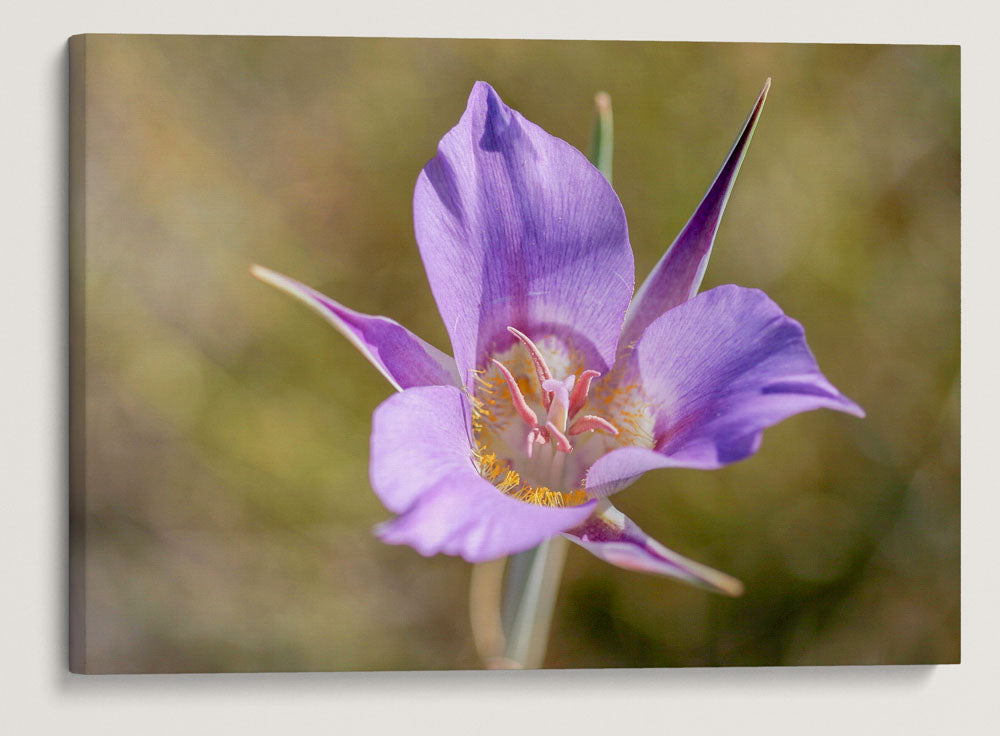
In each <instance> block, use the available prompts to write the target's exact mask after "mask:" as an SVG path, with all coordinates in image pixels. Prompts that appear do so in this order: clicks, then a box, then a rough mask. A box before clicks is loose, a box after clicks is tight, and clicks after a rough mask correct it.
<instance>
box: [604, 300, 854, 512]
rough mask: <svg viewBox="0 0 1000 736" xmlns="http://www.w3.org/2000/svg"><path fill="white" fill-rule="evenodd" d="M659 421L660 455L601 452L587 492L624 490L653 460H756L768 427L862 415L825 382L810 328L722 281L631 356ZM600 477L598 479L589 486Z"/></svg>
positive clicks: (714, 463) (712, 463)
mask: <svg viewBox="0 0 1000 736" xmlns="http://www.w3.org/2000/svg"><path fill="white" fill-rule="evenodd" d="M629 360H630V369H631V370H635V371H638V374H639V380H640V381H641V384H642V386H643V389H644V391H645V394H646V399H647V401H648V404H649V407H650V409H651V411H652V413H653V417H654V419H655V426H654V432H653V434H654V438H655V447H654V448H653V449H654V450H656V452H657V453H659V454H660V455H661V456H663V458H664V459H663V460H662V461H661V460H658V459H657V458H655V457H654V456H653V454H652V453H651V452H649V451H641V450H639V449H638V448H628V449H626V450H616V451H614V452H611V453H609V454H608V455H605V456H604V457H602V458H600V459H599V460H598V461H597V462H596V463H594V465H593V466H592V467H591V469H590V471H589V473H588V475H587V490H588V491H590V492H592V493H595V494H598V495H600V494H602V493H608V492H613V491H614V490H619V489H620V488H622V487H624V485H626V484H627V481H628V480H629V479H634V478H635V477H636V476H637V475H639V474H641V473H642V472H644V471H645V470H649V469H651V468H652V467H667V466H683V467H689V468H702V469H710V468H718V467H721V466H723V465H728V464H729V463H733V462H736V461H738V460H742V459H744V458H746V457H749V456H750V455H752V454H753V453H755V452H756V451H757V449H758V448H759V447H760V442H761V435H762V432H763V430H764V429H765V428H766V427H770V426H771V425H773V424H777V423H778V422H780V421H781V420H782V419H785V418H786V417H789V416H791V415H793V414H798V413H799V412H803V411H809V410H811V409H818V408H821V407H826V408H828V409H837V410H838V411H843V412H847V413H848V414H854V415H856V416H864V412H863V411H862V410H861V408H860V407H859V406H858V405H857V404H855V403H854V402H853V401H851V400H850V399H848V398H847V397H845V396H843V395H842V394H841V393H840V392H839V391H837V389H836V388H834V386H833V385H832V384H831V383H830V382H829V381H827V380H826V378H825V377H824V376H823V374H822V373H820V371H819V367H818V366H817V365H816V361H815V359H814V358H813V356H812V353H811V352H810V351H809V347H808V346H807V345H806V341H805V333H804V331H803V329H802V325H800V324H799V323H798V322H796V321H795V320H793V319H791V318H789V317H787V316H785V315H784V313H782V311H781V309H780V308H779V307H778V305H777V304H775V303H774V302H773V301H771V300H770V299H769V298H768V297H767V295H766V294H764V293H763V292H762V291H758V290H756V289H744V288H741V287H738V286H731V285H730V286H720V287H718V288H715V289H712V290H710V291H706V292H703V293H701V294H699V295H698V296H696V297H695V298H694V299H691V300H690V301H687V302H685V303H684V304H681V305H680V306H678V307H675V308H674V309H672V310H670V311H669V312H667V313H666V314H664V315H663V316H662V317H660V318H659V319H658V320H656V321H655V322H653V324H651V325H650V326H649V327H648V328H647V329H646V331H645V333H643V335H642V337H641V338H640V340H639V342H638V343H637V344H636V347H635V351H634V352H633V353H632V355H631V356H630V358H629ZM591 483H593V485H591Z"/></svg>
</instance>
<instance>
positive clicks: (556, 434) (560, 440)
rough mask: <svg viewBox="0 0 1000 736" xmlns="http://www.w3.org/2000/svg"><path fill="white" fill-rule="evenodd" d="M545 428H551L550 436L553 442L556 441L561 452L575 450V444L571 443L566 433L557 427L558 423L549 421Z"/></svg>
mask: <svg viewBox="0 0 1000 736" xmlns="http://www.w3.org/2000/svg"><path fill="white" fill-rule="evenodd" d="M545 428H546V429H547V430H549V437H550V438H551V439H552V441H553V442H555V444H556V449H557V450H559V452H565V453H567V454H568V453H570V452H573V445H572V444H570V441H569V440H568V439H567V438H566V435H564V434H563V433H562V432H560V431H559V428H558V427H556V425H554V424H553V423H552V422H548V423H546V425H545Z"/></svg>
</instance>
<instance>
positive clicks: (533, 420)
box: [491, 358, 538, 427]
mask: <svg viewBox="0 0 1000 736" xmlns="http://www.w3.org/2000/svg"><path fill="white" fill-rule="evenodd" d="M491 360H492V361H493V364H494V365H495V366H496V367H497V368H499V369H500V373H501V374H502V375H503V378H504V380H505V381H506V382H507V388H509V389H510V400H511V402H512V403H513V404H514V409H515V410H516V411H517V413H518V414H519V415H520V417H521V419H523V420H524V421H525V423H526V424H527V425H528V426H529V427H537V426H538V415H537V414H535V412H534V410H532V408H531V407H530V406H528V402H527V401H525V399H524V394H522V393H521V389H520V388H518V386H517V381H515V380H514V376H512V375H511V372H510V371H509V370H507V366H505V365H504V364H503V363H501V362H500V361H499V360H497V359H496V358H491Z"/></svg>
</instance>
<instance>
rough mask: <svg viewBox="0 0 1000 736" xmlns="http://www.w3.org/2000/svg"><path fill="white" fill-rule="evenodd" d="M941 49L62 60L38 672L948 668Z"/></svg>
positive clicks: (954, 339)
mask: <svg viewBox="0 0 1000 736" xmlns="http://www.w3.org/2000/svg"><path fill="white" fill-rule="evenodd" d="M959 59H960V51H959V49H958V48H957V47H945V46H888V45H886V46H874V45H869V46H864V45H796V44H754V43H745V44H707V43H656V42H642V43H637V42H612V41H558V42H556V41H516V40H502V41H501V40H435V39H378V38H266V37H245V38H244V37H185V36H112V35H88V36H77V37H74V38H73V39H71V41H70V86H71V95H70V97H71V99H70V136H71V143H70V159H71V161H70V209H71V211H70V229H71V233H70V271H71V273H70V291H71V293H70V307H71V315H70V354H71V367H70V368H71V388H70V403H71V406H70V475H71V479H70V486H71V487H70V508H69V513H70V536H71V538H70V554H71V560H70V588H69V590H70V597H69V598H70V612H69V613H70V642H69V643H70V668H71V669H72V670H73V671H75V672H82V673H150V672H233V671H241V672H242V671H340V670H347V671H350V670H427V669H479V668H491V669H534V668H543V667H544V668H606V667H694V666H699V667H700V666H739V665H758V666H759V665H834V664H916V663H954V662H958V661H959V659H960V637H959V619H960V616H959V614H960V610H959V597H960V595H959V592H960V591H959V577H960V575H959V563H960V560H959V547H960V545H959V542H960V536H959V502H960V498H959V485H960V484H959V478H960V470H959V435H958V426H959V379H958V375H959V331H958V318H959V295H960V292H959V288H960V287H959V253H960V251H959V204H960V187H959V160H960V141H959V116H958V111H959V96H958V91H959Z"/></svg>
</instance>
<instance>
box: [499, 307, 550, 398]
mask: <svg viewBox="0 0 1000 736" xmlns="http://www.w3.org/2000/svg"><path fill="white" fill-rule="evenodd" d="M507 332H509V333H510V334H512V335H513V336H514V337H516V338H517V339H518V340H520V341H521V344H522V345H524V347H525V349H526V350H527V351H528V355H530V356H531V362H532V363H534V364H535V373H537V374H538V383H539V385H541V384H543V383H545V381H548V380H551V379H552V371H550V370H549V366H548V365H546V363H545V358H543V357H542V354H541V353H540V352H539V351H538V348H537V347H536V346H535V343H533V342H532V341H531V340H530V339H529V338H528V336H527V335H525V334H524V333H523V332H521V331H520V330H517V329H515V328H513V327H508V328H507ZM551 402H552V398H551V397H550V396H549V394H548V392H546V391H544V390H543V391H542V405H543V406H544V407H545V410H546V411H548V409H549V404H550V403H551Z"/></svg>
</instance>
